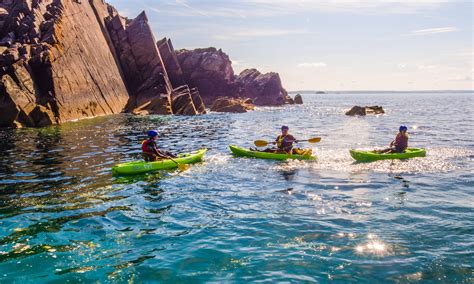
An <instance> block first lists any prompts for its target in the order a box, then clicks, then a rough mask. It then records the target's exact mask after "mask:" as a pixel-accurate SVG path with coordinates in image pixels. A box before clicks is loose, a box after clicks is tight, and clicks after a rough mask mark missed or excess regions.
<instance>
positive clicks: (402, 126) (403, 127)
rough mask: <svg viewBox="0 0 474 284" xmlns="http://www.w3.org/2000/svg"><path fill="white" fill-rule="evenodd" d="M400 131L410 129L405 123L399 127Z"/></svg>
mask: <svg viewBox="0 0 474 284" xmlns="http://www.w3.org/2000/svg"><path fill="white" fill-rule="evenodd" d="M399 130H400V131H407V130H408V127H406V126H405V125H401V126H400V128H399Z"/></svg>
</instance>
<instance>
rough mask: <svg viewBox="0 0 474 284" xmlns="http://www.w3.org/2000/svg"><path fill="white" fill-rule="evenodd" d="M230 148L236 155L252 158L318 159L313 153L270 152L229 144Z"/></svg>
mask: <svg viewBox="0 0 474 284" xmlns="http://www.w3.org/2000/svg"><path fill="white" fill-rule="evenodd" d="M229 148H230V150H231V151H232V153H233V154H234V156H237V157H251V158H258V159H270V160H288V159H294V160H316V157H315V156H312V155H296V154H276V153H269V152H260V151H252V150H249V149H245V148H242V147H238V146H234V145H231V146H229Z"/></svg>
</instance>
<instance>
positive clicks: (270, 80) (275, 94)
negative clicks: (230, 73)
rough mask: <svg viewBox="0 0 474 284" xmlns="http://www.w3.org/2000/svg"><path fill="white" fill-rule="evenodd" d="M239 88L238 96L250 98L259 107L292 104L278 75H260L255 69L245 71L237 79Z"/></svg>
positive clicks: (271, 73) (272, 73)
mask: <svg viewBox="0 0 474 284" xmlns="http://www.w3.org/2000/svg"><path fill="white" fill-rule="evenodd" d="M236 81H237V82H238V84H239V85H240V86H241V91H240V95H241V96H242V97H246V98H251V99H253V101H254V102H255V104H256V105H259V106H278V105H283V104H285V103H287V102H290V103H291V102H292V99H291V98H290V97H289V96H288V93H287V92H286V90H285V89H284V88H283V87H282V85H281V80H280V76H279V75H278V73H274V72H270V73H266V74H262V73H260V72H259V71H258V70H257V69H246V70H244V71H242V72H241V73H240V74H239V76H238V77H237V79H236Z"/></svg>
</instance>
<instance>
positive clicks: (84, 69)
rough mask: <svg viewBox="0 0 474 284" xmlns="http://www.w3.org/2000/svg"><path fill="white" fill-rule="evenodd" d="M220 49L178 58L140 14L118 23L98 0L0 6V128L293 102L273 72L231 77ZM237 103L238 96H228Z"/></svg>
mask: <svg viewBox="0 0 474 284" xmlns="http://www.w3.org/2000/svg"><path fill="white" fill-rule="evenodd" d="M231 64H232V63H231V61H230V59H229V57H228V56H227V54H225V53H224V52H223V51H222V50H220V49H219V50H218V49H216V48H203V49H195V50H181V51H178V52H176V51H175V50H174V47H173V45H172V43H171V40H169V39H167V38H164V39H162V40H160V41H158V42H157V41H156V40H155V38H154V35H153V33H152V31H151V27H150V25H149V24H148V19H147V16H146V14H145V12H143V13H141V14H140V15H138V16H137V17H136V18H135V19H133V20H129V19H127V18H124V17H121V16H120V15H119V14H118V12H117V10H116V9H115V8H113V7H112V6H110V5H108V4H107V3H105V2H104V0H88V1H81V0H73V1H69V0H68V1H66V0H15V1H13V0H0V91H1V92H0V96H1V97H0V114H1V115H0V125H1V126H13V127H22V126H45V125H49V124H54V123H61V122H65V121H69V120H75V119H80V118H85V117H92V116H99V115H105V114H112V113H118V112H120V111H123V110H124V111H130V112H133V113H137V114H172V113H173V112H174V113H175V114H183V115H194V114H202V113H205V112H206V106H205V104H207V105H211V104H212V103H214V101H215V100H216V98H218V97H223V96H227V97H229V98H228V99H227V106H226V105H225V103H224V101H223V100H222V99H220V100H219V102H220V104H221V105H219V104H216V108H217V109H219V110H218V111H220V110H224V111H239V112H241V111H246V110H248V109H253V107H254V106H253V104H251V103H250V102H248V101H243V100H241V99H235V98H239V97H241V96H244V97H251V98H253V99H254V100H255V101H256V102H257V104H259V105H280V104H284V103H293V100H292V99H291V98H290V97H288V96H287V95H286V91H285V90H284V89H283V88H282V87H281V82H280V78H279V76H278V74H276V73H268V74H260V73H259V72H258V71H256V70H254V71H251V72H249V73H244V74H243V75H242V74H241V76H239V78H237V77H236V76H235V75H234V71H233V69H232V65H231ZM232 98H234V99H232Z"/></svg>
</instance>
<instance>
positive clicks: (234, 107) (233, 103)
mask: <svg viewBox="0 0 474 284" xmlns="http://www.w3.org/2000/svg"><path fill="white" fill-rule="evenodd" d="M254 109H255V105H254V104H253V101H252V99H241V98H229V97H220V98H217V99H216V100H215V101H214V103H213V104H212V107H211V111H215V112H233V113H243V112H247V111H250V110H254Z"/></svg>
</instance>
